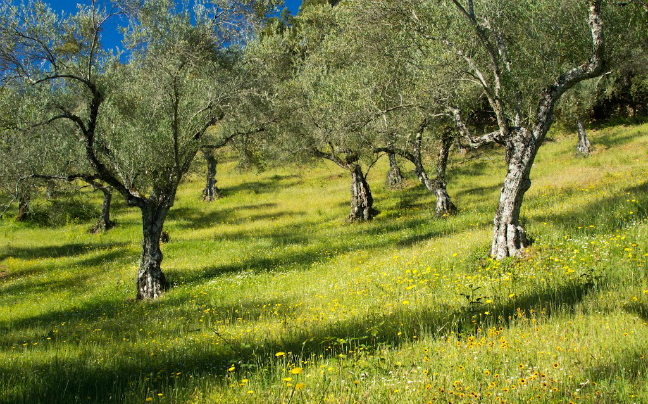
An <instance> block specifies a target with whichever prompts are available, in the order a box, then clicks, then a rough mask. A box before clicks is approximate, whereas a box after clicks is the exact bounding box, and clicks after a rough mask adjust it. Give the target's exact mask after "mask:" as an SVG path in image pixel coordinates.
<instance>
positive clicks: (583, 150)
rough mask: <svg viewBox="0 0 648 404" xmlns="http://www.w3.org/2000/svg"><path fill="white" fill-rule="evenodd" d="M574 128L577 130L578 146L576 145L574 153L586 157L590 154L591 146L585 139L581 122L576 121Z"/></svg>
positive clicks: (585, 133)
mask: <svg viewBox="0 0 648 404" xmlns="http://www.w3.org/2000/svg"><path fill="white" fill-rule="evenodd" d="M576 127H577V130H578V144H577V145H576V152H577V153H578V154H580V155H581V156H583V157H587V156H589V154H590V153H591V152H592V145H591V144H590V141H589V139H588V138H587V132H585V126H583V121H581V120H580V119H578V120H577V121H576Z"/></svg>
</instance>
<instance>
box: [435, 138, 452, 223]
mask: <svg viewBox="0 0 648 404" xmlns="http://www.w3.org/2000/svg"><path fill="white" fill-rule="evenodd" d="M453 142H454V137H453V136H452V134H451V133H450V132H449V131H444V132H443V135H442V138H441V147H440V148H439V158H438V159H437V166H436V179H435V180H434V193H435V194H436V198H437V202H436V214H437V216H443V215H454V214H455V213H457V207H456V206H455V205H454V204H453V203H452V200H451V199H450V195H448V191H447V189H446V184H447V178H446V169H447V167H448V158H449V157H450V147H452V143H453Z"/></svg>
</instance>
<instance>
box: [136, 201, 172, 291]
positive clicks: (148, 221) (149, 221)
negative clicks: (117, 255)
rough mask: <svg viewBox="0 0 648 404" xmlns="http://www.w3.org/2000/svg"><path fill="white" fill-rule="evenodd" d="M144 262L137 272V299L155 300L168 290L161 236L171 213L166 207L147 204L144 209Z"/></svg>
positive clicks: (142, 261)
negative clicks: (163, 266)
mask: <svg viewBox="0 0 648 404" xmlns="http://www.w3.org/2000/svg"><path fill="white" fill-rule="evenodd" d="M141 210H142V229H143V233H144V239H143V241H142V260H141V262H140V266H139V270H138V272H137V299H138V300H143V299H155V298H157V297H158V296H160V295H161V294H162V292H163V291H164V289H165V288H166V285H167V283H166V277H165V276H164V273H162V269H161V268H160V264H161V263H162V258H163V256H162V251H161V250H160V236H161V235H162V227H163V225H164V220H165V218H166V215H167V213H168V211H169V208H168V207H166V206H164V205H163V206H159V205H155V204H152V203H147V204H146V205H144V206H143V207H142V208H141Z"/></svg>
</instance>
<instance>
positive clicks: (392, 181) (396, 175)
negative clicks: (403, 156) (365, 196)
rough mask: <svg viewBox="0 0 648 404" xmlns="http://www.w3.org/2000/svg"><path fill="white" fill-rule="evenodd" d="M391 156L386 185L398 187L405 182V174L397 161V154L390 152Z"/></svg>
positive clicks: (392, 187)
mask: <svg viewBox="0 0 648 404" xmlns="http://www.w3.org/2000/svg"><path fill="white" fill-rule="evenodd" d="M388 156H389V171H387V180H386V181H385V186H386V187H387V188H391V189H394V188H398V186H399V185H400V184H401V183H402V182H403V174H402V173H401V170H400V167H398V163H397V162H396V155H395V154H394V153H388Z"/></svg>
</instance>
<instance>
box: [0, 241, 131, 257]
mask: <svg viewBox="0 0 648 404" xmlns="http://www.w3.org/2000/svg"><path fill="white" fill-rule="evenodd" d="M127 244H128V243H108V244H100V243H86V244H82V243H77V244H64V245H57V246H41V247H14V246H7V247H5V248H2V249H1V250H0V261H2V260H5V259H7V258H9V257H13V258H19V259H28V260H32V259H40V258H62V257H73V256H78V255H83V254H89V253H92V252H93V251H94V250H97V249H113V248H117V247H124V246H125V245H127Z"/></svg>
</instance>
